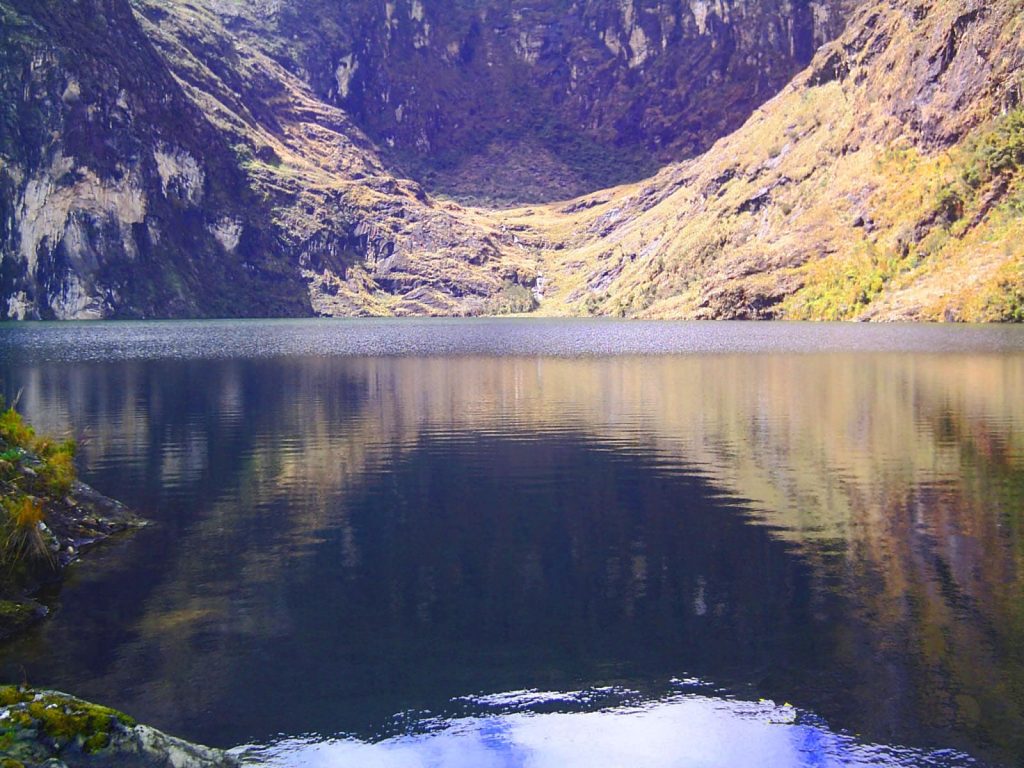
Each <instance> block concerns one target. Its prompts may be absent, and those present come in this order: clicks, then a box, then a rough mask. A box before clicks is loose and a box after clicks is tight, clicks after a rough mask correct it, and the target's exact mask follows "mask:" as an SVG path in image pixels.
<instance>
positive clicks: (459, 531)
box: [0, 352, 1024, 764]
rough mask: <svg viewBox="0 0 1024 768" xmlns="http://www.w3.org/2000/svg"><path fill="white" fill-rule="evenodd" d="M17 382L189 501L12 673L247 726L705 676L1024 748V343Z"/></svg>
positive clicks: (854, 723) (248, 369) (152, 508)
mask: <svg viewBox="0 0 1024 768" xmlns="http://www.w3.org/2000/svg"><path fill="white" fill-rule="evenodd" d="M4 386H5V388H6V389H7V390H8V391H9V392H12V393H13V392H15V391H17V390H18V389H21V388H24V395H23V398H22V407H23V409H24V410H25V411H26V413H27V415H28V416H29V418H30V419H32V420H33V421H34V422H35V423H36V424H38V425H39V426H40V427H41V428H43V429H46V430H49V431H56V432H65V431H66V432H72V433H74V434H75V435H78V436H79V437H80V438H81V439H82V443H83V444H82V450H81V456H80V459H81V466H82V470H83V475H84V476H85V478H86V479H87V480H89V481H90V482H92V483H93V484H95V485H96V486H97V487H98V488H100V489H101V490H102V491H104V492H105V493H108V494H112V495H115V496H118V497H120V498H122V499H124V500H125V501H127V502H128V503H130V504H132V505H133V506H135V507H136V508H137V509H138V510H139V511H140V512H142V513H143V514H144V515H147V516H149V517H150V518H152V519H154V520H155V521H156V522H157V525H155V526H153V527H152V528H150V529H147V530H145V531H144V532H142V533H141V534H139V535H138V536H136V537H134V538H132V539H130V540H123V541H120V542H118V543H117V544H115V545H113V546H110V547H105V548H104V549H102V550H100V551H98V552H96V553H94V555H92V556H90V558H89V560H88V562H87V563H84V564H82V566H80V567H79V568H78V570H77V572H76V574H75V577H74V579H73V580H72V581H71V582H69V583H68V584H66V585H65V587H64V588H63V590H62V591H61V593H60V594H59V595H53V596H51V599H52V602H53V604H54V605H55V606H56V608H57V611H56V614H57V615H56V616H55V618H54V619H53V620H52V621H50V622H49V623H47V624H44V625H43V626H42V627H41V628H40V629H39V630H38V631H37V632H35V633H34V634H33V635H31V636H28V637H26V638H25V639H23V640H22V641H20V642H17V643H14V644H11V645H8V646H5V647H3V648H0V664H2V670H3V672H4V674H5V676H6V677H9V678H10V677H20V676H22V675H27V676H28V677H29V679H30V680H32V682H33V683H35V684H40V685H50V686H54V687H58V688H66V689H70V690H73V691H74V692H75V693H76V694H79V695H83V696H86V697H89V698H93V699H97V700H103V701H105V702H106V703H110V704H112V705H114V706H117V707H119V708H121V709H126V710H128V711H131V712H132V713H133V714H135V715H137V716H138V717H139V718H140V719H143V720H146V721H149V722H152V723H153V724H154V725H156V726H157V727H161V728H164V729H167V730H171V731H175V732H178V733H180V734H181V735H183V736H186V737H189V738H193V739H196V740H199V741H206V742H210V743H214V744H219V745H224V746H230V745H232V744H238V743H243V742H253V741H266V740H268V739H270V738H272V737H273V736H274V735H275V734H286V735H298V734H302V733H309V732H315V733H320V734H328V735H329V734H339V733H342V734H351V735H356V736H359V737H362V738H368V739H373V738H385V737H393V736H396V735H397V734H400V733H402V732H404V730H403V729H406V728H408V727H410V726H409V724H408V723H409V722H411V721H410V720H409V719H408V718H398V719H397V720H396V719H395V717H394V716H395V713H402V712H406V713H430V714H431V716H439V717H457V716H466V715H467V714H468V715H472V714H473V712H469V713H467V712H465V711H463V709H462V706H463V705H461V704H455V703H453V702H457V701H460V699H458V697H460V696H464V695H466V694H486V693H495V692H500V691H507V690H519V689H528V688H541V689H545V690H548V689H550V690H578V689H580V688H586V687H590V686H601V685H622V686H627V687H629V688H630V689H631V690H636V691H639V692H640V693H641V694H642V695H649V696H650V697H652V698H653V699H657V698H658V697H659V696H661V695H662V692H663V687H664V685H665V684H666V681H668V680H669V679H671V678H673V677H677V676H685V675H694V676H697V677H699V678H701V679H705V680H711V681H714V682H715V683H716V684H717V685H719V686H723V687H725V688H727V689H728V690H730V691H734V692H736V693H738V694H739V695H742V696H745V697H746V698H752V699H756V698H758V697H760V696H765V697H770V698H774V699H776V700H778V701H789V702H792V703H793V704H795V705H797V706H799V707H801V708H805V709H807V710H811V711H814V712H816V713H818V714H820V715H821V716H823V717H824V718H826V720H827V721H828V722H829V724H830V725H831V726H832V727H834V728H839V729H845V730H848V731H851V732H855V733H857V734H860V735H862V736H863V737H865V738H867V739H869V740H872V741H878V742H885V743H900V744H908V745H911V746H919V747H928V748H933V747H956V748H962V749H964V750H966V751H968V752H971V753H974V754H978V755H981V756H984V757H986V759H990V760H992V761H993V763H1006V764H1014V762H1015V761H1016V760H1017V759H1018V758H1019V757H1020V756H1021V755H1024V735H1022V734H1024V712H1022V709H1021V708H1022V706H1024V650H1022V649H1024V594H1022V588H1024V576H1022V566H1024V531H1022V528H1021V526H1022V520H1021V514H1022V510H1024V398H1021V397H1020V393H1021V392H1024V356H1022V355H1020V354H994V353H991V352H985V353H978V354H969V353H958V354H945V355H944V354H921V353H918V354H909V355H908V354H904V355H901V354H891V353H868V352H860V353H856V354H835V353H820V354H808V353H803V354H779V355H772V356H768V355H739V354H720V355H690V356H671V357H611V358H584V359H557V358H547V357H545V358H533V357H529V358H527V357H457V358H443V357H400V358H339V357H314V356H306V357H282V358H271V359H262V358H237V359H221V360H209V359H206V360H187V359H180V360H171V359H164V360H145V359H138V360H120V361H114V362H109V363H95V362H79V363H61V364H54V363H47V362H29V363H24V364H18V363H17V361H16V359H14V360H12V361H11V362H9V363H8V364H7V366H6V368H5V370H4ZM410 717H411V716H410ZM417 717H419V716H418V715H417ZM417 717H412V721H417ZM417 722H418V721H417Z"/></svg>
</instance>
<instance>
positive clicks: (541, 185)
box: [0, 0, 1024, 319]
mask: <svg viewBox="0 0 1024 768" xmlns="http://www.w3.org/2000/svg"><path fill="white" fill-rule="evenodd" d="M0 13H2V15H3V24H2V27H0V36H2V40H0V91H2V104H3V112H2V121H3V122H2V126H3V131H2V133H0V301H2V307H0V309H2V310H3V314H5V315H6V316H8V317H15V318H23V317H24V318H30V317H44V318H45V317H56V318H75V317H139V316H146V317H154V316H208V315H221V316H234V315H302V314H312V313H319V314H377V315H401V314H448V315H459V314H479V313H487V312H499V311H510V310H511V311H522V310H527V309H530V308H531V307H532V306H533V305H534V304H535V303H537V301H538V300H539V304H540V306H539V310H540V311H541V312H545V313H549V314H551V313H553V314H563V313H600V314H618V315H641V316H672V317H677V316H679V317H815V318H830V317H862V318H868V319H884V318H887V317H914V318H918V317H942V318H949V319H1006V318H1013V317H1015V316H1017V314H1022V313H1024V311H1022V310H1020V309H1019V305H1020V303H1021V298H1020V296H1021V294H1022V293H1024V291H1022V289H1021V288H1020V281H1021V278H1020V269H1019V265H1020V260H1021V257H1020V253H1019V250H1018V249H1017V246H1016V243H1017V242H1020V239H1019V238H1018V237H1017V234H1018V232H1019V227H1020V223H1019V219H1020V216H1019V211H1020V208H1021V207H1022V206H1021V204H1020V192H1019V190H1020V183H1019V181H1018V170H1019V166H1020V156H1019V141H1020V118H1019V112H1018V110H1019V101H1020V92H1021V68H1020V65H1021V44H1020V42H1019V41H1020V39H1021V37H1022V36H1021V34H1020V32H1021V17H1022V13H1024V12H1022V9H1021V3H1020V0H997V1H996V2H980V1H976V0H616V2H610V1H608V0H590V1H589V2H583V1H582V0H580V1H578V2H568V0H535V1H534V2H532V3H530V4H529V5H526V6H524V5H522V4H511V3H507V2H504V1H503V0H494V1H493V2H489V3H479V2H470V0H443V2H442V0H385V1H384V2H380V3H377V2H370V1H369V0H359V1H354V2H347V3H337V2H328V0H311V1H310V2H302V3H300V2H298V0H260V2H253V3H236V2H232V1H231V0H172V1H171V2H167V1H166V0H160V1H158V0H132V3H131V4H129V0H65V1H64V2H58V1H57V0H0ZM844 29H845V32H843V30H844ZM840 34H841V37H840V38H839V39H838V40H837V41H836V42H832V43H829V42H828V41H830V40H831V39H832V38H834V37H835V36H836V35H840ZM821 46H824V47H821ZM805 66H806V68H805V69H803V71H802V72H801V73H799V74H796V73H797V72H798V70H801V68H803V67H805ZM794 75H795V79H792V78H794ZM787 82H788V83H789V84H788V85H785V84H786V83H787ZM784 85H785V87H784V88H783V89H782V91H781V92H779V89H780V88H782V87H783V86H784ZM993 158H996V159H993ZM999 158H1002V159H999ZM1006 158H1009V159H1008V160H1007V159H1006ZM668 161H673V162H671V163H670V164H669V165H667V166H665V167H664V168H663V170H661V171H660V172H659V173H657V174H656V175H654V176H652V177H650V178H649V179H648V180H647V181H643V182H632V183H629V184H627V185H625V186H620V187H616V188H612V189H608V190H606V191H601V192H594V191H593V190H596V189H599V188H601V187H603V186H604V185H606V184H609V183H613V182H620V181H625V180H629V179H631V178H638V177H639V176H640V175H643V174H645V173H647V172H652V171H653V170H654V169H655V168H656V167H657V166H659V165H663V164H664V163H665V162H668ZM405 177H411V178H412V179H416V180H409V179H407V178H405ZM438 192H442V193H445V194H446V195H447V196H448V197H449V198H451V197H454V198H457V199H462V201H463V203H465V202H466V201H474V202H475V204H477V205H492V204H495V203H496V204H498V206H497V208H492V209H488V208H487V207H476V208H468V207H463V205H460V204H459V203H457V202H454V201H451V200H446V199H444V197H445V196H444V195H442V196H438V195H437V194H436V193H438ZM585 192H589V193H590V194H589V195H588V196H584V197H582V198H580V199H578V200H576V201H574V202H572V203H544V204H532V205H529V206H528V207H525V208H518V209H504V207H505V206H508V205H509V204H511V203H514V202H516V201H519V202H520V203H523V202H527V203H529V201H541V200H550V199H552V198H568V197H571V196H573V195H577V194H580V193H585ZM531 293H532V295H531Z"/></svg>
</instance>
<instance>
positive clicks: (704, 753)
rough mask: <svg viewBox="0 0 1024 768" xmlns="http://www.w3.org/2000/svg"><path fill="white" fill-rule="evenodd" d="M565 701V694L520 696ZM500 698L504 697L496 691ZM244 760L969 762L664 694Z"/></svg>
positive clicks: (766, 707)
mask: <svg viewBox="0 0 1024 768" xmlns="http://www.w3.org/2000/svg"><path fill="white" fill-rule="evenodd" d="M551 697H553V698H555V699H556V700H557V701H565V699H566V698H569V697H567V696H566V695H565V694H557V695H553V696H552V695H551V694H548V695H544V694H536V693H532V692H531V693H530V694H528V695H527V696H526V697H525V698H528V699H529V700H530V702H531V706H532V705H535V703H536V702H537V700H538V699H541V700H542V699H545V698H551ZM503 698H505V699H507V698H509V697H507V696H506V697H503ZM237 752H238V754H239V756H240V757H241V758H242V759H243V761H244V762H245V763H246V764H253V765H268V766H303V768H318V767H319V766H323V767H325V768H334V767H335V766H339V765H358V766H373V767H374V768H432V767H433V766H446V767H449V768H463V766H465V767H466V768H470V767H471V768H577V766H578V767H579V768H592V766H595V765H643V766H645V767H646V768H670V767H671V768H680V767H682V766H707V765H721V766H729V767H730V768H764V766H776V765H778V766H782V765H785V766H801V767H806V768H833V767H838V766H854V767H861V766H862V767H864V768H867V767H868V766H872V767H874V768H879V767H881V766H893V767H895V766H905V767H906V768H924V767H925V766H935V767H936V768H938V767H939V766H942V767H943V768H954V767H955V766H974V765H976V763H975V762H974V760H972V759H971V758H970V757H968V756H967V755H964V754H960V753H957V752H954V751H952V750H937V751H933V752H927V751H922V750H915V749H906V748H898V747H897V748H893V747H889V746H883V745H877V744H866V743H864V742H861V741H858V740H856V739H854V738H851V737H849V736H843V735H838V734H835V733H833V732H831V731H829V730H828V728H827V727H825V726H824V725H823V724H821V723H820V722H819V721H817V720H816V719H814V718H811V717H807V716H805V715H801V714H800V713H798V712H797V711H796V710H794V709H792V708H791V707H788V706H784V707H779V706H776V705H775V704H773V703H771V702H760V703H757V704H754V703H750V702H742V701H734V700H730V699H723V698H715V697H708V696H701V695H694V694H689V695H678V694H677V695H673V696H669V697H666V698H664V699H662V700H660V701H658V702H657V703H648V704H642V705H635V704H634V705H624V706H619V707H617V708H615V709H606V710H599V711H592V712H558V713H547V714H543V715H537V714H530V713H523V712H513V713H504V714H494V715H488V716H477V717H464V718H457V719H452V720H448V721H445V722H444V723H443V724H441V725H440V727H436V728H434V729H433V730H429V731H428V732H426V733H415V734H407V735H402V736H395V737H392V738H389V739H386V740H384V741H381V742H378V743H366V742H360V741H357V740H355V739H330V740H316V739H302V738H298V739H283V740H281V741H279V742H276V743H274V744H272V745H268V746H265V747H260V748H244V749H241V750H238V751H237Z"/></svg>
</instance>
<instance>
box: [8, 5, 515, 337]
mask: <svg viewBox="0 0 1024 768" xmlns="http://www.w3.org/2000/svg"><path fill="white" fill-rule="evenodd" d="M140 7H141V9H142V11H143V12H145V13H148V14H149V16H148V17H147V16H145V15H142V16H140V17H138V18H137V17H136V15H135V14H134V13H133V11H132V10H131V8H130V7H129V6H128V4H127V3H126V2H124V1H123V0H77V2H74V3H64V2H57V0H46V2H35V1H34V0H3V2H0V12H2V13H3V17H4V24H3V26H2V33H0V34H3V36H4V39H3V41H2V45H0V50H2V54H0V55H2V56H3V61H2V63H0V88H2V91H3V104H4V107H5V112H4V116H3V118H4V131H3V134H2V136H0V244H2V252H0V257H2V258H0V291H2V296H3V299H4V303H5V306H4V309H5V310H6V311H5V313H4V314H6V315H7V316H8V317H15V318H24V317H44V318H46V317H56V318H81V317H111V316H114V317H118V316H128V317H137V316H197V315H198V316H203V315H220V316H231V315H303V314H311V313H313V312H323V313H338V314H367V313H373V314H403V313H406V314H407V313H445V314H464V313H466V312H480V311H483V310H485V309H486V307H487V306H488V303H487V302H488V300H489V297H491V296H494V295H495V294H499V293H500V290H501V287H502V285H503V283H504V282H511V281H514V280H518V279H519V278H518V274H517V272H516V271H515V268H514V267H510V266H508V265H506V264H504V263H503V262H502V260H501V259H500V258H499V251H498V247H497V245H496V243H495V242H494V241H493V240H492V239H491V236H490V233H489V232H488V230H487V228H486V227H485V226H483V227H482V226H477V225H474V226H468V225H466V224H463V223H462V222H460V221H459V219H458V218H457V217H456V216H454V215H452V214H451V213H450V212H449V211H448V210H447V209H446V208H444V207H443V206H436V205H434V204H433V203H431V202H430V201H428V200H427V199H426V197H425V195H424V194H423V193H422V191H421V190H420V189H419V188H418V187H417V186H416V185H415V184H413V183H410V182H400V181H397V180H395V179H394V178H393V177H391V176H390V175H389V174H387V173H386V172H385V171H384V170H383V168H382V166H381V165H380V163H379V161H378V160H377V158H376V155H375V153H374V150H373V147H372V145H371V144H370V143H369V142H368V141H367V140H366V139H365V137H363V136H362V134H361V133H360V132H359V131H358V129H357V128H356V127H355V126H353V125H352V124H351V122H350V121H349V120H348V118H347V117H346V116H345V115H344V114H343V113H341V112H340V111H339V110H337V109H334V108H331V107H328V106H326V105H324V104H322V103H321V102H319V101H318V100H317V99H315V98H314V97H313V96H312V95H311V94H310V92H309V90H308V88H307V87H306V86H305V84H304V83H302V82H301V81H300V80H298V79H297V78H296V77H294V76H292V75H290V74H289V73H288V72H287V71H286V70H285V69H284V68H283V67H281V66H280V65H279V64H277V63H276V62H275V61H273V60H272V59H270V58H268V57H267V56H265V55H264V54H262V53H261V52H259V51H258V50H253V49H251V48H250V47H248V46H245V45H244V43H238V44H236V43H235V41H234V40H233V39H232V38H231V37H230V36H229V35H228V33H227V32H226V31H225V30H224V29H223V27H221V26H220V24H219V22H218V21H217V19H216V18H215V17H214V16H213V15H212V14H209V13H206V12H204V11H203V9H202V8H193V7H192V6H191V5H188V4H185V3H181V4H175V3H167V4H163V3H160V4H158V3H153V4H151V5H148V6H146V5H140ZM154 20H156V21H159V22H160V23H159V24H158V23H156V21H154ZM197 22H198V23H197Z"/></svg>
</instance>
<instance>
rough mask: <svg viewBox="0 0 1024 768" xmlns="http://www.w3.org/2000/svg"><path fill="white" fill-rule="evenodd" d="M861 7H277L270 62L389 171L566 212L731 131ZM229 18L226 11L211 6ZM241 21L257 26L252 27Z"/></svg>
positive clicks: (542, 3)
mask: <svg viewBox="0 0 1024 768" xmlns="http://www.w3.org/2000/svg"><path fill="white" fill-rule="evenodd" d="M856 5H857V0H798V1H797V2H793V0H714V2H708V0H532V1H531V2H529V3H512V2H507V1H505V2H503V1H495V0H491V1H490V2H486V3H484V2H478V1H477V0H391V1H389V2H379V3H374V2H349V3H338V2H336V1H335V0H314V1H313V2H309V1H308V0H303V1H302V2H299V1H298V0H284V1H283V2H281V3H279V4H278V5H277V6H276V10H274V11H272V12H270V13H267V14H265V15H264V17H263V18H262V19H261V20H260V22H261V23H259V24H253V22H252V21H251V19H250V20H248V21H246V20H245V17H244V16H243V14H244V13H245V12H244V11H242V10H238V8H237V6H235V10H234V11H231V12H233V13H234V14H236V15H235V21H236V22H237V23H238V27H239V29H240V31H243V32H244V30H245V27H246V26H247V25H248V26H250V27H251V28H252V29H253V30H254V31H255V32H256V35H255V37H258V38H259V39H260V40H264V41H265V40H293V41H294V44H293V45H290V46H287V47H285V48H279V52H280V54H281V55H283V56H285V57H287V58H288V59H289V60H291V61H292V62H293V63H294V66H296V67H298V68H299V70H300V71H303V72H306V73H308V80H309V81H310V83H311V84H312V86H313V89H314V92H315V93H316V94H317V95H318V96H319V97H320V98H322V99H324V100H326V101H328V102H329V103H332V104H336V105H338V106H340V107H342V108H343V109H344V110H345V111H346V112H347V113H348V114H350V115H351V116H352V118H353V119H354V120H355V121H356V122H357V123H358V124H359V125H360V127H361V128H363V129H364V130H365V131H366V132H367V133H368V134H369V135H370V136H371V137H372V138H373V139H374V140H375V141H376V142H377V143H378V144H379V145H381V146H382V147H385V148H386V149H387V148H390V151H389V152H387V155H388V156H389V157H391V158H392V159H394V160H396V161H397V162H398V163H399V164H400V165H401V166H403V167H405V168H406V169H407V170H409V171H412V172H413V174H414V177H416V178H420V179H421V180H426V181H428V182H430V186H431V187H432V188H433V189H437V190H439V191H444V192H446V193H449V194H454V195H456V196H458V197H462V198H474V197H480V196H483V197H486V198H489V199H495V200H499V201H508V200H513V201H514V200H518V201H520V202H536V201H539V200H544V199H548V200H550V199H565V198H566V197H571V196H573V195H575V194H580V193H583V192H589V191H593V190H594V189H598V188H601V187H604V186H608V185H609V184H613V183H620V182H622V181H631V180H635V179H638V178H642V177H643V176H647V175H650V173H651V172H653V170H654V169H655V168H656V167H657V165H658V164H661V163H664V162H668V161H673V160H679V159H682V158H684V157H689V156H692V155H695V154H698V153H699V152H702V151H703V150H705V149H707V148H708V147H709V146H710V145H711V143H712V142H714V140H716V139H718V138H719V137H721V136H723V135H725V134H726V133H728V132H730V131H731V130H733V129H735V128H737V127H738V126H739V125H740V124H742V122H743V121H744V120H745V119H746V117H747V116H748V115H749V114H750V112H751V111H752V109H753V108H755V107H756V106H758V105H759V104H760V103H762V102H763V101H764V100H765V99H766V98H768V97H769V96H770V95H772V94H774V93H776V92H777V91H778V90H779V89H780V88H781V87H782V86H783V85H785V83H786V82H788V81H789V79H790V78H791V77H792V76H793V75H794V74H796V72H797V71H799V70H800V69H802V68H803V67H804V66H806V65H807V64H808V63H809V61H810V59H811V57H812V56H813V54H814V52H815V50H816V49H817V48H818V47H819V46H820V45H821V44H822V43H824V42H826V41H827V40H831V39H833V38H834V37H835V36H836V35H837V34H839V32H841V31H842V28H843V24H844V22H845V19H846V17H847V15H848V13H849V11H850V10H851V9H852V8H853V7H855V6H856ZM219 7H220V8H221V9H224V10H222V11H221V12H222V13H227V12H229V11H227V8H229V7H230V4H228V3H221V4H219ZM250 17H251V14H250Z"/></svg>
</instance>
